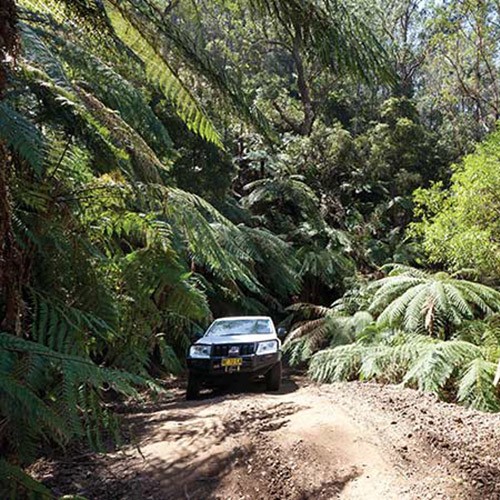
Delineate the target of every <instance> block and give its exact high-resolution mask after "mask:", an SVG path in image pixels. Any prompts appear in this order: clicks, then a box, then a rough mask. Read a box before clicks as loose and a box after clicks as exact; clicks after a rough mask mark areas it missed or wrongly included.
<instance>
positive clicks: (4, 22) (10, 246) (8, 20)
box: [0, 0, 24, 335]
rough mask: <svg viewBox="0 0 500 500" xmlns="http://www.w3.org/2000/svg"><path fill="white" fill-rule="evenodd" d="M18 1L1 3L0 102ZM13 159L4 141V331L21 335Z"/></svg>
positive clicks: (0, 260)
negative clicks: (10, 182) (13, 197)
mask: <svg viewBox="0 0 500 500" xmlns="http://www.w3.org/2000/svg"><path fill="white" fill-rule="evenodd" d="M16 23H17V13H16V5H15V3H14V0H0V100H1V99H3V97H4V95H5V91H6V89H7V84H8V71H9V67H10V66H12V65H13V64H14V62H15V58H16V55H17V49H18V46H19V40H18V33H17V29H16ZM11 169H12V157H11V155H10V153H9V151H8V150H7V147H6V145H5V144H4V143H3V142H2V141H0V305H1V306H2V309H3V311H2V310H0V328H1V329H2V330H6V331H10V332H12V333H16V334H18V335H19V334H20V333H21V323H22V311H23V300H22V289H21V287H22V275H23V274H24V273H23V266H22V254H21V251H20V249H19V247H18V245H17V242H16V239H15V236H14V232H13V230H12V198H11V194H10V189H9V181H10V177H11V174H12V170H11Z"/></svg>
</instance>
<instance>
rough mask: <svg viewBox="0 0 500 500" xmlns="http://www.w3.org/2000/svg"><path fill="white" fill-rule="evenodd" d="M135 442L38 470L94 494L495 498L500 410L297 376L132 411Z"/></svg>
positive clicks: (66, 488)
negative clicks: (276, 389)
mask: <svg viewBox="0 0 500 500" xmlns="http://www.w3.org/2000/svg"><path fill="white" fill-rule="evenodd" d="M124 417H125V420H126V422H128V424H129V426H130V429H131V433H132V435H133V436H134V441H135V443H136V445H134V446H132V445H128V446H126V447H125V448H124V449H123V450H121V451H120V452H113V453H107V454H93V453H82V452H81V450H80V451H79V452H76V451H73V452H72V453H68V455H67V456H64V457H54V458H45V459H43V460H39V461H38V462H37V463H36V464H35V465H34V466H33V467H32V468H31V472H32V473H33V474H34V475H35V476H36V477H38V478H39V479H41V480H43V482H44V483H45V484H46V485H47V486H49V487H50V488H52V490H53V491H54V493H56V494H58V495H62V494H69V493H73V494H75V493H78V494H81V495H84V496H86V497H87V498H88V499H92V500H93V499H100V500H101V499H103V500H115V499H154V500H159V499H188V500H195V499H200V500H201V499H209V498H210V499H221V500H222V499H224V500H229V499H233V500H236V499H243V498H247V499H259V498H261V499H266V500H268V499H290V500H303V499H334V498H341V499H368V498H369V499H371V500H374V499H384V500H390V499H398V500H399V499H462V498H464V499H465V498H468V499H474V498H482V499H490V498H491V499H498V498H500V454H499V453H498V450H499V449H500V415H488V414H483V413H479V412H476V411H472V410H466V409H464V408H460V407H458V406H455V405H450V404H446V403H442V402H439V401H437V400H436V399H435V398H434V397H432V396H429V395H424V394H421V393H419V392H416V391H413V390H410V389H402V388H400V387H395V386H380V385H377V384H372V383H365V384H362V383H357V382H352V383H342V384H336V385H328V386H325V385H322V386H318V385H314V384H310V383H308V382H307V381H306V380H304V379H302V378H300V377H289V378H287V380H286V381H285V383H284V385H283V389H282V391H281V392H280V393H278V394H266V393H264V392H263V388H262V387H261V386H260V385H259V384H256V385H252V386H249V387H247V388H243V389H242V390H241V389H240V390H239V391H237V392H226V393H219V394H214V393H207V394H205V395H204V397H203V398H202V399H201V400H199V401H194V402H186V401H184V399H183V391H182V390H181V389H180V388H178V389H174V390H173V398H171V399H168V400H167V399H165V400H164V401H161V402H157V403H148V404H145V405H143V406H134V407H127V408H126V412H125V413H124Z"/></svg>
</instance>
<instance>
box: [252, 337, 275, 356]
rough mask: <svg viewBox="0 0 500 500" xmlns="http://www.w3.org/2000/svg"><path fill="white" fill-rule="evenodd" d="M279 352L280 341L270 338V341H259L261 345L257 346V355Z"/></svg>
mask: <svg viewBox="0 0 500 500" xmlns="http://www.w3.org/2000/svg"><path fill="white" fill-rule="evenodd" d="M275 352H278V341H277V340H270V341H268V342H259V346H258V347H257V353H256V354H257V355H260V354H273V353H275Z"/></svg>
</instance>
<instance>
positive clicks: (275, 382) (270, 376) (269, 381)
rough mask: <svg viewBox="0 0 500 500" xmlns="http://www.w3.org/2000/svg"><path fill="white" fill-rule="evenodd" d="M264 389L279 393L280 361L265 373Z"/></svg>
mask: <svg viewBox="0 0 500 500" xmlns="http://www.w3.org/2000/svg"><path fill="white" fill-rule="evenodd" d="M266 387H267V390H268V391H279V390H280V387H281V361H278V362H277V363H276V364H275V365H274V366H273V367H272V368H271V369H270V370H269V371H268V372H267V373H266Z"/></svg>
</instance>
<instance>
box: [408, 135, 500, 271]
mask: <svg viewBox="0 0 500 500" xmlns="http://www.w3.org/2000/svg"><path fill="white" fill-rule="evenodd" d="M499 144H500V133H499V132H495V133H493V134H491V135H490V136H489V137H488V139H487V140H486V141H485V142H483V143H482V144H481V145H479V146H478V147H477V149H476V151H475V152H474V153H472V154H470V155H468V156H466V157H465V158H464V160H463V162H462V163H461V164H459V165H458V166H456V167H455V171H454V174H453V176H452V179H451V186H450V188H449V189H444V188H443V186H442V185H441V184H436V185H434V186H433V187H432V188H429V189H427V190H418V191H416V193H415V201H416V203H417V212H416V213H417V215H418V216H419V217H420V218H421V220H420V222H418V223H415V224H413V227H412V231H413V233H414V234H415V235H416V236H419V237H421V238H422V240H423V247H424V249H425V250H426V252H427V253H428V255H429V258H430V260H431V262H438V263H442V264H446V265H448V266H450V267H451V268H452V269H454V270H458V269H461V268H475V269H476V270H477V271H478V272H480V273H483V274H485V275H487V276H490V277H491V278H494V279H496V278H497V276H498V263H499V261H498V255H499V249H498V246H497V243H496V241H497V238H498V234H499V229H500V228H499V227H498V209H499V206H498V199H497V198H498V197H497V193H498V192H499V190H500V175H499V173H498V172H499V170H498V169H499V162H498V154H499V151H500V146H499Z"/></svg>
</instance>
